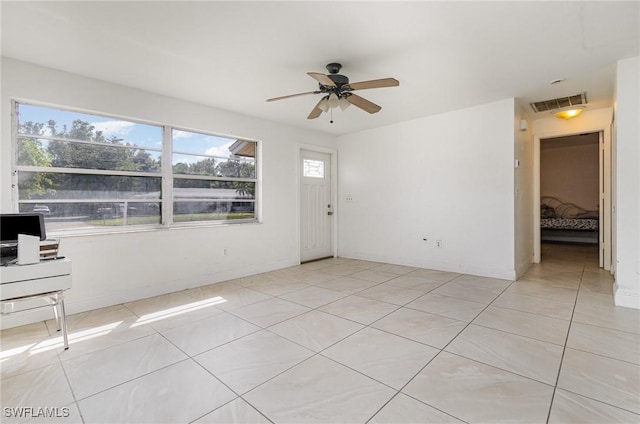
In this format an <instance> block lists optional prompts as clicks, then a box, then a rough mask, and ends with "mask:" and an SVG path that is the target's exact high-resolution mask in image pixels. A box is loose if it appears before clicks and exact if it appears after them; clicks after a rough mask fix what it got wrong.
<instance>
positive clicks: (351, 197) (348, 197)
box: [347, 194, 353, 202]
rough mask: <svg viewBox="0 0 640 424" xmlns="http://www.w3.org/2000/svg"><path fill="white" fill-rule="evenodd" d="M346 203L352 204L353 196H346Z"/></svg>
mask: <svg viewBox="0 0 640 424" xmlns="http://www.w3.org/2000/svg"><path fill="white" fill-rule="evenodd" d="M347 202H353V196H352V195H350V194H347Z"/></svg>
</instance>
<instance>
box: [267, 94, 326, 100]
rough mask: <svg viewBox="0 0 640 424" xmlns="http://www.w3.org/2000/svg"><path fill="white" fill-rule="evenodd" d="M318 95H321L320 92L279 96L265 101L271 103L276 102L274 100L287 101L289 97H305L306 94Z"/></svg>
mask: <svg viewBox="0 0 640 424" xmlns="http://www.w3.org/2000/svg"><path fill="white" fill-rule="evenodd" d="M318 93H321V91H308V92H306V93H298V94H289V95H288V96H281V97H274V98H272V99H267V101H268V102H273V101H276V100H282V99H289V98H291V97H298V96H306V95H308V94H318Z"/></svg>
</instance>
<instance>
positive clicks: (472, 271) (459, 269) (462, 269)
mask: <svg viewBox="0 0 640 424" xmlns="http://www.w3.org/2000/svg"><path fill="white" fill-rule="evenodd" d="M338 256H339V257H341V258H347V259H359V260H363V261H373V262H383V263H388V264H394V265H404V266H411V267H417V268H425V269H433V270H436V271H445V272H455V273H458V274H467V275H475V276H479V277H489V278H497V279H501V280H510V281H515V279H516V271H515V269H492V268H486V267H483V266H475V265H468V264H458V263H449V262H444V261H427V262H422V263H416V262H413V261H408V260H406V258H398V257H389V256H384V255H375V254H362V253H359V252H358V253H352V252H340V254H339V255H338Z"/></svg>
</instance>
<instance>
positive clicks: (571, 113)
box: [553, 106, 584, 119]
mask: <svg viewBox="0 0 640 424" xmlns="http://www.w3.org/2000/svg"><path fill="white" fill-rule="evenodd" d="M583 110H584V107H579V106H578V107H576V106H572V107H569V108H564V109H560V110H557V111H554V112H553V116H555V117H556V118H559V119H571V118H575V117H576V116H578V115H580V114H581V113H582V111H583Z"/></svg>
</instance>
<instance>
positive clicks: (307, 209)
mask: <svg viewBox="0 0 640 424" xmlns="http://www.w3.org/2000/svg"><path fill="white" fill-rule="evenodd" d="M300 161H301V163H300V170H301V172H300V261H301V262H306V261H311V260H314V259H320V258H326V257H330V256H333V240H332V227H331V223H332V219H333V205H332V204H331V155H329V154H327V153H320V152H312V151H310V150H301V151H300Z"/></svg>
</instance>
